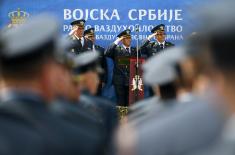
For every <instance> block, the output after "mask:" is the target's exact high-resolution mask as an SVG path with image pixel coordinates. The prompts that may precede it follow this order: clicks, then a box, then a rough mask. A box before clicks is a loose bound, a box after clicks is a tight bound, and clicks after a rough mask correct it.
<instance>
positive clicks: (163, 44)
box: [157, 40, 166, 46]
mask: <svg viewBox="0 0 235 155" xmlns="http://www.w3.org/2000/svg"><path fill="white" fill-rule="evenodd" d="M157 43H158V45H160V44H163V46H165V43H166V41H163V42H162V43H160V42H159V41H158V40H157Z"/></svg>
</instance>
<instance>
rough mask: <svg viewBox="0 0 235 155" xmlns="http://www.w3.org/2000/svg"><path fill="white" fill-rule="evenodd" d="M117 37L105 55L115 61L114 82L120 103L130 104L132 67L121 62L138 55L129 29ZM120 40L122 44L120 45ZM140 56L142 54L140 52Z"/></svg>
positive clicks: (122, 104) (121, 104) (120, 104)
mask: <svg viewBox="0 0 235 155" xmlns="http://www.w3.org/2000/svg"><path fill="white" fill-rule="evenodd" d="M117 37H118V38H117V40H115V42H114V43H112V44H111V45H110V46H109V47H108V49H107V50H106V51H105V56H107V57H110V58H111V59H113V61H114V69H113V84H114V88H115V92H116V96H117V102H118V105H119V106H128V105H129V104H128V102H129V99H128V98H129V85H130V84H129V74H130V69H129V66H128V65H122V64H120V61H123V60H122V59H123V58H124V57H126V58H131V57H136V55H137V52H136V48H134V47H131V31H130V30H129V29H127V30H125V31H123V32H121V33H120V34H119V35H118V36H117ZM120 42H121V45H118V44H119V43H120ZM139 56H141V55H140V54H139Z"/></svg>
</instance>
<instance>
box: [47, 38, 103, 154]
mask: <svg viewBox="0 0 235 155" xmlns="http://www.w3.org/2000/svg"><path fill="white" fill-rule="evenodd" d="M67 41H68V40H67ZM66 51H67V50H66ZM58 57H59V59H58V64H57V65H58V67H57V68H56V69H57V70H56V71H57V75H63V76H57V78H56V79H55V81H56V82H57V85H56V86H57V88H56V96H57V99H56V100H55V101H54V102H53V103H52V105H51V109H52V110H53V112H54V113H55V114H56V115H58V116H59V117H61V118H63V119H64V120H66V121H68V122H69V123H72V124H74V125H76V126H77V128H78V130H83V131H84V133H83V135H81V136H80V138H81V139H84V141H83V143H84V144H85V146H86V148H85V147H84V150H86V154H104V150H105V145H106V144H105V143H104V135H105V133H104V126H103V124H102V123H101V122H100V120H101V118H99V117H97V116H95V115H93V113H91V112H90V111H89V110H88V109H85V108H84V107H83V106H81V105H80V104H79V102H78V100H79V96H80V92H79V90H78V83H77V82H76V81H74V79H73V75H72V64H73V59H72V55H71V54H70V53H67V52H66V53H65V52H63V53H61V54H60V55H59V56H58Z"/></svg>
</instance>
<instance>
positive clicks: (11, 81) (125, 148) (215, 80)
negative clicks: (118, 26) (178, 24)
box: [0, 1, 235, 155]
mask: <svg viewBox="0 0 235 155" xmlns="http://www.w3.org/2000/svg"><path fill="white" fill-rule="evenodd" d="M234 5H235V3H234V2H232V1H223V2H222V1H221V2H218V3H216V4H213V5H212V4H210V7H208V6H205V7H204V8H201V10H200V11H199V13H198V14H197V15H196V16H195V17H193V18H194V20H195V21H197V22H198V23H199V24H198V26H197V27H196V28H195V30H196V31H195V32H193V33H192V34H190V35H189V36H188V37H187V38H186V39H185V40H184V42H183V44H182V45H180V46H174V44H172V43H170V42H167V41H166V40H165V35H166V34H165V26H164V25H163V24H160V25H157V26H156V27H154V28H153V30H152V31H151V33H152V34H151V35H150V36H149V37H148V38H146V40H144V41H143V44H142V45H141V46H140V48H139V49H140V50H139V51H137V49H136V48H135V47H132V45H131V31H130V30H129V29H127V30H125V31H123V32H121V33H120V34H119V35H117V39H116V40H115V41H114V42H113V43H111V44H110V45H109V46H108V48H107V49H104V48H103V47H101V46H99V45H96V41H95V32H94V29H93V28H90V29H87V30H84V27H85V20H76V21H73V22H72V23H71V25H72V27H73V28H72V31H71V32H70V34H69V37H67V36H66V37H63V36H62V35H61V34H60V33H59V28H60V24H59V23H58V20H57V18H55V17H54V16H52V15H50V14H41V15H37V16H34V17H32V18H31V19H29V20H28V21H26V22H25V23H24V24H22V25H20V26H18V27H15V28H12V29H4V30H1V31H0V75H1V76H0V154H2V155H14V154H19V155H32V154H33V155H37V154H38V155H42V154H43V155H70V154H71V155H77V154H79V155H167V154H171V155H212V154H213V155H234V154H235V149H234V146H235V138H234V135H235V127H234V126H235V123H234V122H235V120H234V115H235V106H234V105H235V98H234V91H235V83H234V78H235V62H234V57H235V55H234V52H233V50H235V49H234V41H235V22H234V21H235V11H234V8H233V6H234ZM218 10H220V11H218ZM218 19H220V20H218ZM154 37H155V40H154V41H151V40H152V39H153V38H154ZM137 54H138V55H139V56H140V57H144V58H146V62H145V63H144V64H143V65H142V66H141V67H142V69H143V77H144V83H145V84H146V85H148V86H149V90H151V91H152V96H151V97H149V98H147V99H144V100H141V101H138V102H136V103H135V104H133V105H131V106H130V107H129V109H128V114H127V115H126V116H125V117H122V119H121V120H120V119H119V117H118V112H117V109H116V104H114V103H112V102H110V101H109V100H106V99H105V98H102V97H101V96H100V93H101V91H102V88H103V87H104V85H105V84H106V83H107V75H106V73H107V63H106V61H105V59H106V57H109V58H111V59H112V60H113V62H114V69H113V84H114V87H115V91H116V94H117V97H118V101H117V102H118V105H120V106H127V105H128V98H127V94H128V89H129V72H130V70H129V69H128V66H126V65H125V64H121V65H120V64H119V63H120V61H121V60H120V59H121V58H123V57H124V58H128V59H129V58H132V57H136V56H137Z"/></svg>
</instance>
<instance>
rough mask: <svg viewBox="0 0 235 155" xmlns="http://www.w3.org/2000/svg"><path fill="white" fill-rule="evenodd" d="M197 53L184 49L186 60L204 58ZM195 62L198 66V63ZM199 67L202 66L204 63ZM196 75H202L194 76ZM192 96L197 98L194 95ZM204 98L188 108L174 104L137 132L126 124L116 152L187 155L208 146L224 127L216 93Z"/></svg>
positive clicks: (145, 122)
mask: <svg viewBox="0 0 235 155" xmlns="http://www.w3.org/2000/svg"><path fill="white" fill-rule="evenodd" d="M192 43H193V42H192ZM189 45H192V44H191V43H190V44H189ZM194 45H195V42H194ZM197 45H200V44H197ZM199 49H200V48H191V47H187V48H186V49H185V50H186V52H187V55H188V56H187V57H190V56H191V55H190V54H192V53H194V56H196V55H198V56H199V55H201V56H202V55H204V52H201V50H199ZM182 50H183V49H182ZM193 50H194V51H193ZM192 51H193V52H192ZM196 51H197V52H196ZM177 53H178V52H177ZM177 53H175V54H177ZM163 54H164V53H163ZM201 58H202V57H201ZM169 59H170V58H169ZM185 59H186V58H185ZM201 60H204V59H201ZM178 61H183V62H184V61H185V60H181V59H178ZM197 62H198V63H200V61H197ZM201 63H202V62H201ZM200 65H202V66H203V65H204V63H202V64H200ZM202 66H201V67H202ZM203 67H205V68H207V67H206V66H203ZM193 69H196V68H193ZM197 69H198V68H197ZM198 74H202V73H201V72H198ZM207 86H208V84H207ZM210 87H211V86H210ZM205 92H207V93H205ZM193 93H195V94H194V95H198V94H197V93H196V92H193ZM204 94H206V95H207V96H206V98H204V97H202V99H201V97H195V98H194V99H193V100H191V102H189V103H188V104H177V105H175V106H174V107H173V108H171V110H169V111H166V112H164V113H162V114H161V115H160V116H159V115H158V117H154V116H155V115H152V117H151V118H149V119H146V120H145V121H144V125H142V126H141V125H139V126H138V128H134V127H133V126H131V125H130V124H127V125H125V126H123V127H122V128H121V130H120V131H122V130H123V131H122V132H121V133H122V134H125V135H123V136H125V137H126V139H127V140H126V141H127V143H125V146H123V145H118V146H119V147H121V148H122V149H119V150H120V152H121V153H122V154H127V153H128V152H131V153H132V154H140V155H142V154H143V155H152V154H159V155H161V154H177V155H178V154H187V153H188V152H190V151H192V150H196V149H198V148H202V147H203V146H205V145H208V144H210V143H211V142H212V141H213V140H214V139H215V138H216V135H217V134H218V133H220V132H221V129H222V126H223V123H224V122H223V121H224V111H223V110H224V109H223V107H221V105H220V104H219V102H220V100H219V99H218V95H217V93H216V92H214V91H213V87H212V88H210V89H207V91H204ZM178 102H179V101H178ZM179 103H180V102H179ZM205 118H206V119H205ZM195 128H196V129H197V130H195ZM119 144H120V142H119ZM123 152H124V153H123Z"/></svg>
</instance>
